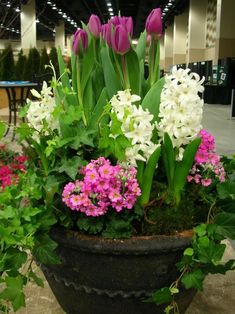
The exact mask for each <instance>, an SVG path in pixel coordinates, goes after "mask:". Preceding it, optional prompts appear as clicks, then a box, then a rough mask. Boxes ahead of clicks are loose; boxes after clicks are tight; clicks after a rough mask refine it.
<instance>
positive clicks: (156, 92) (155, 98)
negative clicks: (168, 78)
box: [142, 78, 165, 121]
mask: <svg viewBox="0 0 235 314" xmlns="http://www.w3.org/2000/svg"><path fill="white" fill-rule="evenodd" d="M164 84H165V79H164V78H161V79H160V80H159V81H157V82H156V83H155V84H154V85H153V86H152V87H151V88H150V90H149V91H148V92H147V94H146V95H145V97H144V99H143V101H142V107H143V109H148V110H149V112H150V113H151V114H153V116H154V121H159V117H158V114H159V105H160V102H161V92H162V88H163V86H164Z"/></svg>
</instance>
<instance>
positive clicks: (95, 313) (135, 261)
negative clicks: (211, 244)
mask: <svg viewBox="0 0 235 314" xmlns="http://www.w3.org/2000/svg"><path fill="white" fill-rule="evenodd" d="M52 238H53V239H54V240H55V241H57V242H58V243H59V247H58V253H59V255H60V256H61V259H62V264H60V265H42V270H43V272H44V274H45V276H46V278H47V280H48V282H49V285H50V287H51V289H52V291H53V293H54V294H55V296H56V298H57V300H58V302H59V303H60V305H61V307H62V308H63V310H64V311H65V312H66V313H68V314H143V313H144V314H157V313H159V314H160V313H161V314H162V313H163V309H164V307H157V306H156V305H155V304H151V303H144V302H143V300H144V299H146V298H147V297H149V296H150V295H151V294H152V292H154V291H156V290H157V289H159V288H161V287H164V286H167V285H169V284H171V283H172V282H173V281H174V280H175V279H176V278H177V276H178V273H177V270H176V268H175V264H176V262H177V261H178V260H179V259H180V257H181V255H182V252H183V250H184V249H185V248H186V247H187V246H188V245H189V244H190V242H191V238H190V237H189V236H151V237H134V238H131V239H126V240H106V239H103V238H101V237H95V236H94V237H92V236H84V235H81V234H79V233H76V232H71V231H66V230H64V229H54V230H53V232H52ZM193 296H194V291H191V290H189V291H184V292H182V294H181V295H180V296H179V300H178V303H179V306H180V310H181V312H180V313H184V312H185V310H186V308H187V307H188V305H189V304H190V302H191V300H192V298H193Z"/></svg>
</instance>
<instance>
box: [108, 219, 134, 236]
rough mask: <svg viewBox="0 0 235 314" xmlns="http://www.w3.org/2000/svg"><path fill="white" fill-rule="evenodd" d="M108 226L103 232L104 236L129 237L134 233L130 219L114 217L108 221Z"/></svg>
mask: <svg viewBox="0 0 235 314" xmlns="http://www.w3.org/2000/svg"><path fill="white" fill-rule="evenodd" d="M106 226H107V227H106V230H105V231H103V232H102V236H103V237H104V238H110V239H114V238H116V239H118V238H129V237H130V236H131V234H132V227H131V224H130V222H129V221H128V220H122V219H113V220H110V221H109V222H107V224H106Z"/></svg>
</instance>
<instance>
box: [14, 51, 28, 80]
mask: <svg viewBox="0 0 235 314" xmlns="http://www.w3.org/2000/svg"><path fill="white" fill-rule="evenodd" d="M26 62H27V58H26V56H25V55H24V54H23V50H22V49H21V50H20V52H19V54H18V60H17V62H16V66H15V78H16V80H18V81H22V80H24V69H25V64H26Z"/></svg>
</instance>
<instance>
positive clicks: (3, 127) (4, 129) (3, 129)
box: [0, 121, 6, 139]
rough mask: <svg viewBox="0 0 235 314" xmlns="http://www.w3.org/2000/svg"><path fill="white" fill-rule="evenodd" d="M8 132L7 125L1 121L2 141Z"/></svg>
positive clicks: (0, 132) (0, 135) (0, 134)
mask: <svg viewBox="0 0 235 314" xmlns="http://www.w3.org/2000/svg"><path fill="white" fill-rule="evenodd" d="M5 131H6V124H5V123H4V122H2V121H0V139H1V138H2V137H3V136H4V134H5Z"/></svg>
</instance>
